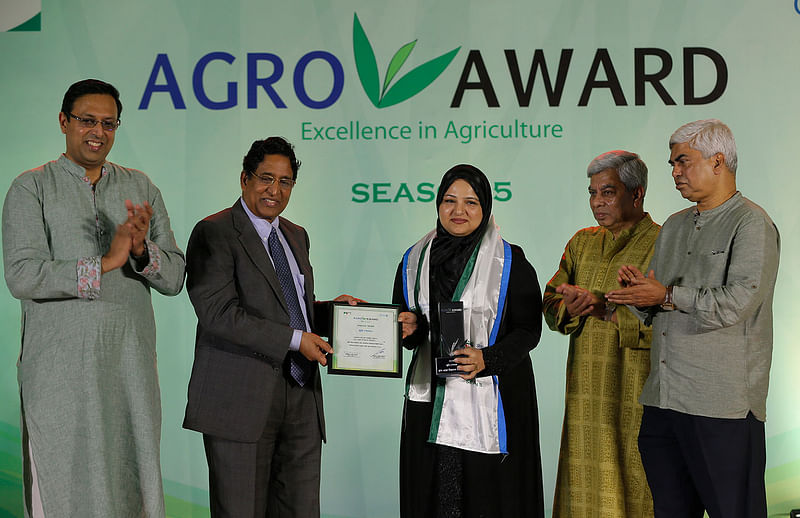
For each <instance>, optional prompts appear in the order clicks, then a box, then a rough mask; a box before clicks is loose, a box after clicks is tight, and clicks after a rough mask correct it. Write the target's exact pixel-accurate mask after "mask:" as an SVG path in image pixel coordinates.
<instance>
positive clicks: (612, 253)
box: [544, 214, 660, 518]
mask: <svg viewBox="0 0 800 518" xmlns="http://www.w3.org/2000/svg"><path fill="white" fill-rule="evenodd" d="M659 228H660V227H659V226H658V225H656V224H655V223H654V222H653V220H652V219H651V218H650V216H649V215H647V214H646V215H645V217H644V218H643V219H642V220H640V221H639V222H638V223H637V224H636V225H634V226H633V227H632V228H630V229H628V230H625V231H623V232H621V233H620V235H619V236H618V237H617V239H614V237H613V235H612V234H611V232H609V231H608V230H606V229H604V228H603V227H591V228H586V229H583V230H580V231H578V232H577V233H576V234H575V236H573V238H572V239H571V240H570V241H569V243H568V244H567V247H566V249H565V250H564V255H563V256H562V258H561V263H560V264H559V269H558V271H557V272H556V274H555V275H554V276H553V278H552V279H550V282H548V283H547V287H546V289H545V295H544V316H545V321H546V322H547V325H548V326H550V329H552V330H554V331H558V332H559V333H563V334H568V335H570V340H569V354H568V356H567V371H566V376H567V386H566V410H565V412H564V425H563V429H562V433H561V453H560V455H559V462H558V475H557V478H556V491H555V498H554V501H553V518H559V517H561V518H563V517H574V518H587V517H589V518H591V517H596V518H601V517H608V518H619V517H625V518H638V517H645V516H653V500H652V497H651V495H650V489H649V488H648V486H647V479H646V478H645V474H644V469H643V468H642V461H641V458H640V457H639V450H638V446H637V436H638V433H639V423H640V421H641V416H642V407H641V405H640V404H639V403H638V402H637V398H638V397H639V394H640V392H641V390H642V386H643V385H644V382H645V379H647V375H648V372H649V370H650V363H649V361H650V350H649V348H650V338H651V329H650V328H649V327H647V326H645V325H644V324H642V323H641V322H640V321H639V320H638V319H637V318H636V316H634V315H633V313H631V312H630V311H629V310H628V309H627V308H626V307H624V306H622V307H618V308H617V309H616V315H617V320H618V322H617V323H614V322H605V321H603V320H600V319H597V318H594V317H586V316H584V317H575V318H570V317H569V315H568V313H567V311H566V307H565V306H564V304H563V303H562V297H561V295H559V294H558V293H556V292H555V289H556V287H558V286H559V285H560V284H562V283H568V284H573V285H577V286H580V287H583V288H586V289H588V290H590V291H592V292H593V293H594V294H595V295H598V296H600V297H601V298H602V297H603V295H604V294H605V293H606V292H608V291H611V290H612V289H615V288H618V287H619V285H618V283H617V271H618V270H619V268H620V266H622V265H624V264H632V265H634V266H636V267H637V268H639V269H641V270H642V271H644V270H645V269H646V268H647V265H648V264H649V262H650V258H651V257H652V255H653V244H654V243H655V240H656V237H657V236H658V231H659Z"/></svg>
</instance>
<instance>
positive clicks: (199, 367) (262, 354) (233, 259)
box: [183, 200, 325, 442]
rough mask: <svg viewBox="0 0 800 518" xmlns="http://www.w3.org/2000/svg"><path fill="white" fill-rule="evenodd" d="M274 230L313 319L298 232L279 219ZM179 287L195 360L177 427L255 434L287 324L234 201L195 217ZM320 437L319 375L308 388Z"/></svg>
mask: <svg viewBox="0 0 800 518" xmlns="http://www.w3.org/2000/svg"><path fill="white" fill-rule="evenodd" d="M280 228H281V232H282V233H283V235H284V236H285V237H286V241H287V242H288V243H289V246H290V247H291V249H292V252H293V254H294V257H295V260H296V261H297V265H298V267H299V268H300V272H301V273H302V274H303V275H304V276H305V295H306V296H305V304H306V309H307V311H308V313H307V314H308V319H309V322H311V325H312V326H315V324H314V277H313V272H312V269H311V263H310V262H309V259H308V248H309V240H308V234H307V233H306V231H305V229H303V228H302V227H300V226H297V225H295V224H294V223H292V222H290V221H289V220H287V219H285V218H281V222H280ZM186 251H187V253H186V259H187V264H186V272H187V282H186V286H187V291H188V292H189V298H190V299H191V301H192V305H193V306H194V310H195V313H196V314H197V336H196V339H195V359H194V365H193V366H192V376H191V379H190V381H189V395H188V396H189V400H188V404H187V405H186V416H185V419H184V422H183V426H184V428H189V429H191V430H196V431H198V432H202V433H205V434H209V435H213V436H216V437H221V438H224V439H229V440H233V441H241V442H255V441H257V440H258V439H259V437H261V433H262V431H263V430H264V425H265V423H266V420H267V416H268V413H269V411H270V406H271V396H272V394H273V390H274V388H275V386H276V384H277V383H283V378H284V373H283V362H284V358H285V357H286V353H287V352H288V350H289V342H290V341H291V337H292V332H293V330H292V328H291V327H289V312H288V308H287V305H286V300H285V299H284V296H283V291H282V290H281V286H280V282H279V280H278V277H277V275H276V273H275V269H274V268H273V266H272V262H271V261H270V259H269V255H268V254H267V251H266V250H265V249H264V245H263V244H262V242H261V239H260V238H259V236H258V233H257V232H256V230H255V228H253V224H252V223H251V221H250V219H249V218H248V217H247V214H246V213H245V211H244V209H243V208H242V206H241V200H239V201H237V202H236V203H235V204H234V205H233V207H231V208H229V209H225V210H223V211H222V212H219V213H217V214H214V215H212V216H209V217H207V218H205V219H204V220H202V221H200V222H199V223H198V224H197V225H196V226H195V228H194V230H193V231H192V235H191V237H190V238H189V245H188V247H187V249H186ZM311 386H312V388H313V391H314V398H315V400H316V407H317V414H318V417H319V425H320V432H321V434H322V438H323V440H324V439H325V417H324V414H323V408H322V384H321V381H320V376H319V372H318V371H317V372H316V373H315V377H314V381H313V384H312V385H311Z"/></svg>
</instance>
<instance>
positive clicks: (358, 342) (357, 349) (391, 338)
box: [328, 304, 402, 377]
mask: <svg viewBox="0 0 800 518" xmlns="http://www.w3.org/2000/svg"><path fill="white" fill-rule="evenodd" d="M399 309H400V308H399V306H397V305H389V304H358V305H356V306H351V305H349V304H347V305H341V304H334V306H333V316H332V320H333V321H332V326H331V345H332V346H333V356H332V358H331V362H330V365H329V368H328V372H329V373H333V374H356V375H365V376H389V377H400V376H401V372H400V368H401V364H402V353H401V348H400V327H399V324H398V322H397V317H398V315H399Z"/></svg>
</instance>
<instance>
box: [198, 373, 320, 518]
mask: <svg viewBox="0 0 800 518" xmlns="http://www.w3.org/2000/svg"><path fill="white" fill-rule="evenodd" d="M318 421H319V420H318V419H317V408H316V405H315V402H314V393H313V390H312V389H311V388H310V387H308V386H307V387H306V388H302V387H298V386H296V385H294V384H291V383H288V382H286V381H284V382H283V383H279V384H278V387H276V391H275V394H274V395H273V402H272V407H271V409H270V413H269V418H268V420H267V423H266V426H265V427H264V432H263V434H262V436H261V438H260V439H259V441H258V442H256V443H243V442H236V441H229V440H227V439H222V438H220V437H214V436H211V435H206V434H203V443H204V445H205V450H206V459H207V461H208V476H209V494H210V503H211V516H212V517H214V518H250V517H252V518H264V517H265V516H269V517H270V518H279V517H280V518H286V517H292V518H313V517H319V515H320V507H319V484H320V458H321V450H322V435H321V433H320V425H319V422H318Z"/></svg>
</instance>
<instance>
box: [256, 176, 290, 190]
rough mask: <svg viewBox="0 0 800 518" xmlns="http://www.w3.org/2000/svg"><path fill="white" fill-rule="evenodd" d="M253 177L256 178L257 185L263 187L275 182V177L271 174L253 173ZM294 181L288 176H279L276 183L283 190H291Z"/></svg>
mask: <svg viewBox="0 0 800 518" xmlns="http://www.w3.org/2000/svg"><path fill="white" fill-rule="evenodd" d="M253 177H254V178H255V179H256V181H257V182H258V184H259V185H262V186H264V187H270V186H271V185H272V184H274V183H275V177H274V176H272V175H271V174H265V175H260V174H255V173H253ZM295 183H297V182H295V181H294V180H292V179H290V178H281V179H280V180H278V185H280V186H281V189H283V190H284V191H290V190H292V187H294V184H295Z"/></svg>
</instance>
